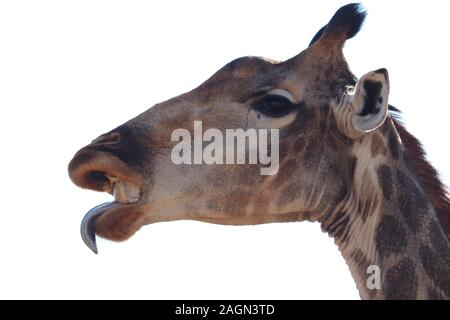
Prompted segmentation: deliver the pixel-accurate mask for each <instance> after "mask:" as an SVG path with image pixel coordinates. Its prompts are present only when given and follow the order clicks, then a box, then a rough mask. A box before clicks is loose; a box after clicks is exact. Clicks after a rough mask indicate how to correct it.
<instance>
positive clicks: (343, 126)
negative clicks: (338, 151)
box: [335, 69, 389, 138]
mask: <svg viewBox="0 0 450 320" xmlns="http://www.w3.org/2000/svg"><path fill="white" fill-rule="evenodd" d="M388 96H389V77H388V72H387V70H386V69H378V70H375V71H372V72H369V73H367V74H365V75H364V76H363V77H361V79H359V80H358V83H357V84H356V88H355V89H354V91H352V92H348V93H346V94H344V96H343V97H342V99H341V102H340V103H339V105H337V106H336V108H335V114H336V117H337V121H338V128H339V129H340V131H341V132H342V133H343V134H345V135H347V136H348V137H350V138H356V137H359V136H361V135H362V134H364V133H366V132H369V131H372V130H375V129H377V128H378V127H380V126H381V125H382V124H383V123H384V121H385V120H386V117H387V114H388Z"/></svg>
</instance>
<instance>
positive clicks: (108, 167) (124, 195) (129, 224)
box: [69, 149, 143, 253]
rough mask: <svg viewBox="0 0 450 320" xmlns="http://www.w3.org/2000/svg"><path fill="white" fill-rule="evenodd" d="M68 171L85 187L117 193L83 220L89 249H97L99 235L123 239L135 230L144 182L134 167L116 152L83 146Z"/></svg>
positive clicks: (72, 177) (82, 227)
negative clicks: (84, 148) (121, 158)
mask: <svg viewBox="0 0 450 320" xmlns="http://www.w3.org/2000/svg"><path fill="white" fill-rule="evenodd" d="M69 175H70V178H71V179H72V181H73V182H74V183H75V184H76V185H78V186H80V187H82V188H86V189H91V190H96V191H103V192H106V193H109V194H111V195H112V196H113V197H114V201H111V202H107V203H103V204H101V205H98V206H96V207H94V208H92V209H91V210H89V211H88V212H87V213H86V214H85V216H84V218H83V219H82V221H81V226H80V232H81V238H82V239H83V241H84V243H85V244H86V246H87V247H88V248H89V249H91V250H92V251H93V252H94V253H97V252H98V250H97V245H96V236H97V235H99V236H101V237H103V238H107V239H111V240H116V241H123V240H126V239H128V238H129V237H130V236H131V235H132V234H133V233H134V231H136V220H138V217H139V214H140V207H141V205H142V201H141V200H142V195H143V188H142V186H143V184H142V183H141V182H140V176H139V175H138V174H137V173H136V172H135V171H133V170H132V168H129V166H127V165H126V164H125V163H123V161H121V160H120V159H118V158H116V157H115V156H114V155H113V154H109V153H103V152H97V151H92V150H83V149H82V150H80V152H78V153H77V154H76V155H75V157H74V159H73V160H72V161H71V163H70V164H69Z"/></svg>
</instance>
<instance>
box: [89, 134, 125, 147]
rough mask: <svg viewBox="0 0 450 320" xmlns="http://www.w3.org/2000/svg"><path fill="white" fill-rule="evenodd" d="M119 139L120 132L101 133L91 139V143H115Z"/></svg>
mask: <svg viewBox="0 0 450 320" xmlns="http://www.w3.org/2000/svg"><path fill="white" fill-rule="evenodd" d="M119 141H120V133H119V132H111V133H107V134H104V135H101V136H100V137H98V138H97V139H95V140H94V141H92V144H93V145H106V144H116V143H118V142H119Z"/></svg>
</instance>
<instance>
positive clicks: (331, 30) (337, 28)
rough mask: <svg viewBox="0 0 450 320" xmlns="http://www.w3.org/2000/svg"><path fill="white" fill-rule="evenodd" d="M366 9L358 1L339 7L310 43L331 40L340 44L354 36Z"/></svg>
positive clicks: (361, 22) (359, 27)
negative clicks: (318, 40) (318, 39)
mask: <svg viewBox="0 0 450 320" xmlns="http://www.w3.org/2000/svg"><path fill="white" fill-rule="evenodd" d="M366 14H367V13H366V11H365V10H364V8H363V6H362V5H361V4H360V3H351V4H347V5H345V6H343V7H341V8H340V9H339V10H338V11H337V12H336V13H335V14H334V16H333V18H331V20H330V22H329V23H328V24H327V26H326V28H325V30H324V31H323V32H321V31H322V30H321V31H319V32H318V34H317V35H316V36H315V37H314V39H313V41H311V44H312V43H314V42H315V40H317V38H318V37H320V40H322V39H323V40H326V41H332V42H335V43H338V44H340V45H342V44H344V42H345V40H347V39H350V38H352V37H354V36H355V35H356V34H357V33H358V31H359V30H360V29H361V26H362V25H363V23H364V20H365V18H366Z"/></svg>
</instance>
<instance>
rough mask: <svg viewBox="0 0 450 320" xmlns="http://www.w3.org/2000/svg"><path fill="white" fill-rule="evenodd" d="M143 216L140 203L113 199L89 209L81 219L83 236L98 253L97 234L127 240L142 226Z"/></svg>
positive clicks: (87, 243)
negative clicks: (125, 202)
mask: <svg viewBox="0 0 450 320" xmlns="http://www.w3.org/2000/svg"><path fill="white" fill-rule="evenodd" d="M142 216H143V211H142V210H141V206H140V204H138V203H127V204H123V203H120V202H118V201H112V202H106V203H103V204H100V205H98V206H96V207H94V208H92V209H91V210H89V211H88V212H87V213H86V214H85V216H84V218H83V220H82V221H81V226H80V232H81V238H82V239H83V241H84V243H85V244H86V246H87V247H88V248H89V249H91V250H92V251H93V252H94V253H96V254H97V253H98V249H97V242H96V236H97V235H98V236H100V237H102V238H105V239H108V240H113V241H124V240H127V239H128V238H130V237H131V236H132V235H133V234H134V233H135V232H136V231H137V230H139V228H140V227H141V225H142V224H141V219H140V218H141V217H142Z"/></svg>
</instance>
